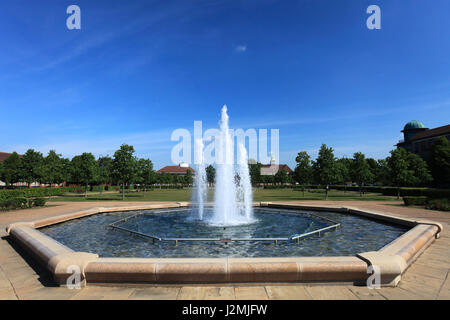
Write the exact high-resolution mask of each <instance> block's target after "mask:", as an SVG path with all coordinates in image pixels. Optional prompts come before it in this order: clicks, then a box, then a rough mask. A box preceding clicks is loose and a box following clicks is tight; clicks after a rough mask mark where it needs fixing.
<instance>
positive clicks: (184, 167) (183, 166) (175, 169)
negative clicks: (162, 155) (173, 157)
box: [156, 163, 195, 176]
mask: <svg viewBox="0 0 450 320" xmlns="http://www.w3.org/2000/svg"><path fill="white" fill-rule="evenodd" d="M188 170H189V171H191V172H192V173H194V172H195V170H194V169H192V168H191V167H189V165H188V164H187V163H180V164H179V165H178V166H165V167H164V168H161V169H159V170H158V171H156V172H158V173H169V174H176V175H181V176H184V175H186V173H187V172H188Z"/></svg>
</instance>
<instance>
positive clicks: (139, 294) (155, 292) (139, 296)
mask: <svg viewBox="0 0 450 320" xmlns="http://www.w3.org/2000/svg"><path fill="white" fill-rule="evenodd" d="M105 289H107V288H105ZM179 292H180V287H145V288H137V289H134V290H133V292H132V293H131V294H130V296H129V297H128V299H131V300H175V299H177V296H178V293H179Z"/></svg>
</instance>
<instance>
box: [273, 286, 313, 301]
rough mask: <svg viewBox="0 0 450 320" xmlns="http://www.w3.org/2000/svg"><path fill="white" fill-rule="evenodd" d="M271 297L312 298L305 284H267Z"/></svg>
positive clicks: (289, 298) (283, 298)
mask: <svg viewBox="0 0 450 320" xmlns="http://www.w3.org/2000/svg"><path fill="white" fill-rule="evenodd" d="M266 291H267V295H268V297H269V299H274V300H311V299H312V297H311V296H310V295H309V293H308V292H307V291H306V289H305V287H304V286H279V287H275V286H266Z"/></svg>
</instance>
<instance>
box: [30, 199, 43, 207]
mask: <svg viewBox="0 0 450 320" xmlns="http://www.w3.org/2000/svg"><path fill="white" fill-rule="evenodd" d="M31 201H32V203H33V206H35V207H43V206H45V203H46V202H47V199H45V198H35V199H32V200H31Z"/></svg>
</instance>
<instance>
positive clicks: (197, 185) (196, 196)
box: [192, 139, 208, 220]
mask: <svg viewBox="0 0 450 320" xmlns="http://www.w3.org/2000/svg"><path fill="white" fill-rule="evenodd" d="M194 152H195V179H194V192H192V204H193V209H194V211H197V212H198V219H199V220H203V212H204V203H205V202H206V200H207V197H208V185H207V181H206V169H205V163H204V160H203V141H202V139H196V140H195V145H194Z"/></svg>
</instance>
